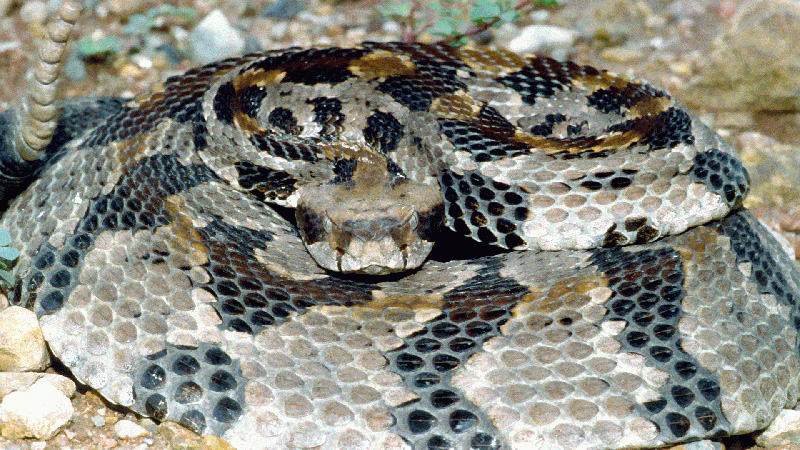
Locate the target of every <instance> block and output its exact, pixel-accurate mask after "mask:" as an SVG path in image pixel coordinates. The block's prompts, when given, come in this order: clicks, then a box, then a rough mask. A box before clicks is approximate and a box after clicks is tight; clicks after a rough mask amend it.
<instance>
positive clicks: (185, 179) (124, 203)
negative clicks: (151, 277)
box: [24, 155, 217, 315]
mask: <svg viewBox="0 0 800 450" xmlns="http://www.w3.org/2000/svg"><path fill="white" fill-rule="evenodd" d="M211 180H217V177H216V175H215V174H214V173H213V172H211V170H210V169H208V168H207V167H205V166H184V165H182V164H180V163H179V162H178V161H177V160H176V159H175V156H174V155H155V156H150V157H144V158H142V159H141V160H140V161H138V162H136V163H134V164H132V165H131V166H130V167H129V168H127V169H126V170H125V174H124V176H123V177H122V179H121V180H120V181H119V183H118V184H117V186H116V187H115V188H114V189H113V190H112V191H111V192H110V193H108V194H106V195H101V196H99V197H97V198H96V199H94V200H93V201H92V202H91V204H90V205H89V208H88V210H87V211H86V214H85V215H84V217H83V218H82V219H81V220H80V221H79V222H78V225H77V227H76V229H75V230H76V231H75V234H74V235H72V236H69V237H67V239H66V242H67V243H66V245H64V247H63V248H62V249H60V250H55V248H53V247H52V246H51V245H50V244H48V243H45V244H43V245H42V247H41V248H40V249H39V254H40V255H43V256H42V257H40V258H38V259H37V260H36V262H35V264H34V266H33V267H34V268H36V267H42V269H37V270H33V271H32V272H31V275H30V277H29V278H28V280H27V281H26V285H27V289H26V290H27V291H28V292H30V293H31V294H30V298H29V299H26V300H24V302H25V303H27V304H31V303H33V301H34V300H37V299H38V303H37V306H36V308H37V309H36V310H37V313H38V314H40V315H42V314H52V313H54V312H56V311H58V310H59V309H61V307H62V306H63V303H64V301H65V299H66V298H67V297H69V294H70V293H71V292H72V289H73V287H74V285H75V283H76V281H75V280H76V278H77V273H78V272H79V271H80V268H81V258H80V255H85V254H86V252H87V251H88V250H89V249H90V248H91V246H92V245H93V244H94V238H95V236H97V235H98V234H99V233H101V232H103V231H120V230H131V231H133V232H136V231H138V230H141V229H148V230H154V229H155V228H156V227H159V226H163V225H166V224H168V223H169V221H170V219H169V217H170V214H168V213H167V212H166V211H164V209H163V201H164V199H165V198H167V197H169V196H171V195H174V194H176V193H178V192H181V191H184V190H186V189H189V188H191V187H193V186H196V185H198V184H200V183H204V182H208V181H211ZM44 280H48V282H47V284H44V283H43V282H44Z"/></svg>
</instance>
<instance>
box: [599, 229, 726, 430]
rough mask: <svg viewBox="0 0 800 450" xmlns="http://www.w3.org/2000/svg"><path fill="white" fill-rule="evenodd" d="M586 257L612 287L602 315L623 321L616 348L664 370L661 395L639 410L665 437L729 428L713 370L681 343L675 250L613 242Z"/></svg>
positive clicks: (679, 267)
mask: <svg viewBox="0 0 800 450" xmlns="http://www.w3.org/2000/svg"><path fill="white" fill-rule="evenodd" d="M636 224H637V223H632V225H636ZM590 260H591V261H592V263H593V264H594V265H595V266H596V267H597V268H598V270H599V271H600V272H602V273H603V275H604V276H605V277H606V278H607V279H608V287H609V288H610V289H611V291H612V294H611V297H610V298H609V299H607V300H606V301H605V305H606V306H607V308H608V314H607V315H606V317H605V318H604V321H605V320H619V321H623V322H624V323H625V324H626V326H625V328H624V330H623V331H622V332H621V333H620V334H619V335H617V336H616V339H617V340H618V341H619V342H620V344H621V345H622V348H621V349H620V352H627V353H635V354H638V355H641V356H642V357H644V358H645V360H646V361H647V364H648V365H649V366H651V367H657V368H658V369H660V370H663V371H665V372H666V373H667V374H669V377H668V379H667V381H666V383H664V384H663V385H662V386H660V387H659V388H658V389H657V392H658V393H659V394H660V397H659V398H657V399H655V400H651V401H648V402H646V403H644V404H643V405H641V410H640V413H641V414H642V415H643V416H644V417H646V418H647V419H649V420H650V421H652V422H653V423H655V424H656V425H657V426H658V427H659V429H660V432H661V434H662V437H663V438H664V439H665V440H670V441H671V440H675V439H678V438H681V439H685V438H690V437H706V436H712V435H714V434H717V433H722V432H723V431H724V430H726V429H729V427H730V424H729V423H728V422H727V420H726V419H725V415H724V414H723V413H722V404H721V398H720V395H719V394H720V392H719V384H718V382H717V381H716V379H715V375H714V374H712V373H711V372H709V371H708V370H707V369H704V368H703V367H702V366H701V365H700V363H699V362H698V361H696V360H695V359H694V357H692V356H691V355H689V354H688V353H686V352H685V351H684V350H683V349H682V348H681V340H680V333H678V331H677V330H678V323H679V321H680V319H681V316H682V313H681V306H680V305H681V301H682V300H683V297H684V296H685V294H686V293H685V291H684V289H683V283H684V272H683V264H682V261H681V257H680V254H679V253H678V252H677V251H675V250H673V249H671V248H660V249H652V250H641V251H636V252H633V251H628V250H626V249H621V248H614V249H601V250H595V251H594V253H593V255H592V257H591V258H590ZM698 417H700V418H702V420H699V419H698ZM709 426H710V428H709Z"/></svg>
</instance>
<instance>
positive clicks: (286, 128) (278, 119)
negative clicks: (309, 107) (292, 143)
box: [267, 106, 301, 134]
mask: <svg viewBox="0 0 800 450" xmlns="http://www.w3.org/2000/svg"><path fill="white" fill-rule="evenodd" d="M267 122H269V123H270V125H272V126H274V127H276V128H278V129H280V130H282V131H283V132H285V133H287V134H300V131H301V129H300V127H299V126H297V118H296V117H295V116H294V113H293V112H292V110H290V109H287V108H284V107H282V106H278V107H277V108H275V109H273V110H272V111H270V112H269V116H267Z"/></svg>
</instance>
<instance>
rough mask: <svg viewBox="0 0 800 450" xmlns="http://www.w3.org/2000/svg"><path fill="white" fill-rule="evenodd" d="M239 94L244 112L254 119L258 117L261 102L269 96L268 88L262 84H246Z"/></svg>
mask: <svg viewBox="0 0 800 450" xmlns="http://www.w3.org/2000/svg"><path fill="white" fill-rule="evenodd" d="M239 95H240V97H241V98H240V99H239V102H240V103H241V108H242V112H243V113H245V114H247V115H248V116H249V117H252V118H253V119H255V118H257V117H258V110H259V109H260V108H261V103H263V101H264V98H265V97H266V96H267V91H266V89H265V88H263V87H261V86H246V87H244V88H243V89H242V91H241V93H240V94H239Z"/></svg>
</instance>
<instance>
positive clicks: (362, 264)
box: [295, 182, 444, 275]
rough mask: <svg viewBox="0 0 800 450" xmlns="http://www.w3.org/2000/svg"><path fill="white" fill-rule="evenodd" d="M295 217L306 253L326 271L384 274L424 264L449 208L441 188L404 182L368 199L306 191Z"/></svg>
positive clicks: (336, 189) (341, 189) (330, 188)
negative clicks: (439, 193)
mask: <svg viewBox="0 0 800 450" xmlns="http://www.w3.org/2000/svg"><path fill="white" fill-rule="evenodd" d="M295 217H296V218H297V225H298V229H299V230H300V235H301V236H302V238H303V242H304V243H305V245H306V248H307V249H308V251H309V253H310V254H311V256H312V257H313V258H314V260H315V261H316V262H317V264H319V265H320V266H321V267H323V268H324V269H327V270H331V271H335V272H342V273H362V274H369V275H385V274H389V273H395V272H404V271H407V270H411V269H415V268H417V267H419V266H420V265H422V263H423V262H424V261H425V259H426V258H427V256H428V254H429V253H430V251H431V249H432V248H433V242H434V238H435V237H436V235H437V234H438V231H439V230H440V229H441V227H442V224H443V222H444V208H443V206H442V203H441V199H440V198H439V196H438V187H436V186H430V185H425V184H420V183H413V182H405V183H402V184H401V185H398V186H397V187H396V188H393V189H388V188H387V189H386V190H381V192H378V193H377V194H375V191H374V190H373V191H372V193H371V194H369V195H364V193H362V192H358V190H356V189H352V188H350V187H346V186H342V185H322V186H315V187H309V188H306V189H305V190H304V191H303V193H302V194H301V195H300V196H299V199H298V204H297V209H296V210H295Z"/></svg>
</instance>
